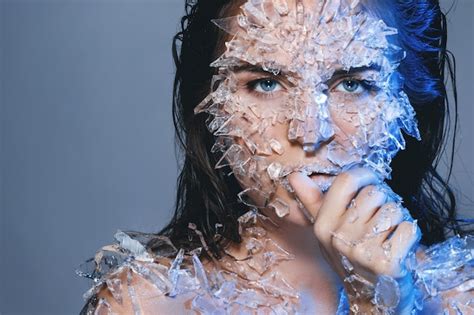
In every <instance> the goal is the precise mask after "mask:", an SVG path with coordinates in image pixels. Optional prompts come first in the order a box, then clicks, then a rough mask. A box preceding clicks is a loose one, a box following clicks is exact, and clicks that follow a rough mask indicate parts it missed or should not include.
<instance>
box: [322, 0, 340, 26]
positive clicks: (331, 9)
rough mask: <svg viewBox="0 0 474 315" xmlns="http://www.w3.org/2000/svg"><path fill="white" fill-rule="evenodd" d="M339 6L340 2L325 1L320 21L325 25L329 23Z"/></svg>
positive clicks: (334, 0) (335, 0)
mask: <svg viewBox="0 0 474 315" xmlns="http://www.w3.org/2000/svg"><path fill="white" fill-rule="evenodd" d="M340 6H341V0H329V1H325V6H324V8H323V10H322V16H321V20H322V21H323V22H326V23H327V22H329V21H331V20H332V19H333V18H335V17H336V16H337V14H338V11H339V8H340Z"/></svg>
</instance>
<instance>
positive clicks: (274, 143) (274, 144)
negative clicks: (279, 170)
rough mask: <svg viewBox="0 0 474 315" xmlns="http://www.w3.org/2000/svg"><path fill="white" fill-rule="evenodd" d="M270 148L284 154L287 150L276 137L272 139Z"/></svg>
mask: <svg viewBox="0 0 474 315" xmlns="http://www.w3.org/2000/svg"><path fill="white" fill-rule="evenodd" d="M269 144H270V148H271V149H272V150H273V151H274V152H275V153H276V154H278V155H282V154H283V153H284V152H285V149H284V148H283V145H282V144H281V143H280V142H279V141H278V140H276V139H273V138H272V139H270V141H269Z"/></svg>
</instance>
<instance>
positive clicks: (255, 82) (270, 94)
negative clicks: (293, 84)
mask: <svg viewBox="0 0 474 315" xmlns="http://www.w3.org/2000/svg"><path fill="white" fill-rule="evenodd" d="M265 81H273V82H275V83H276V84H278V85H279V86H280V87H282V88H284V86H283V84H282V83H281V82H280V81H279V80H277V79H275V78H273V77H263V78H258V79H255V80H252V81H250V82H248V83H247V84H246V88H247V90H248V91H249V92H250V93H253V94H255V95H257V96H259V97H265V98H272V97H273V96H275V94H276V93H277V92H278V91H277V92H259V91H257V85H258V84H259V83H262V82H265Z"/></svg>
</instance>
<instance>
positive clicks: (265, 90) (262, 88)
mask: <svg viewBox="0 0 474 315" xmlns="http://www.w3.org/2000/svg"><path fill="white" fill-rule="evenodd" d="M249 87H250V88H251V89H252V90H253V91H255V92H257V93H262V94H271V93H274V92H278V91H280V90H281V89H282V85H281V84H280V83H279V82H278V81H277V80H275V79H271V78H265V79H258V80H255V81H252V82H250V83H249Z"/></svg>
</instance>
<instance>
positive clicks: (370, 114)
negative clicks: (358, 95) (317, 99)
mask: <svg viewBox="0 0 474 315" xmlns="http://www.w3.org/2000/svg"><path fill="white" fill-rule="evenodd" d="M329 104H330V105H329V108H330V114H331V119H332V122H333V124H334V126H335V127H336V128H335V129H336V135H335V136H336V138H338V139H340V140H341V139H347V138H349V137H357V138H358V139H359V140H362V141H363V142H365V141H366V139H367V137H368V135H369V133H370V132H371V130H372V128H373V126H374V122H375V121H376V119H380V113H381V106H380V104H378V103H377V102H376V101H375V100H374V97H372V96H368V97H365V98H363V99H361V100H354V99H351V97H343V96H334V97H331V99H330V100H329Z"/></svg>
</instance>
